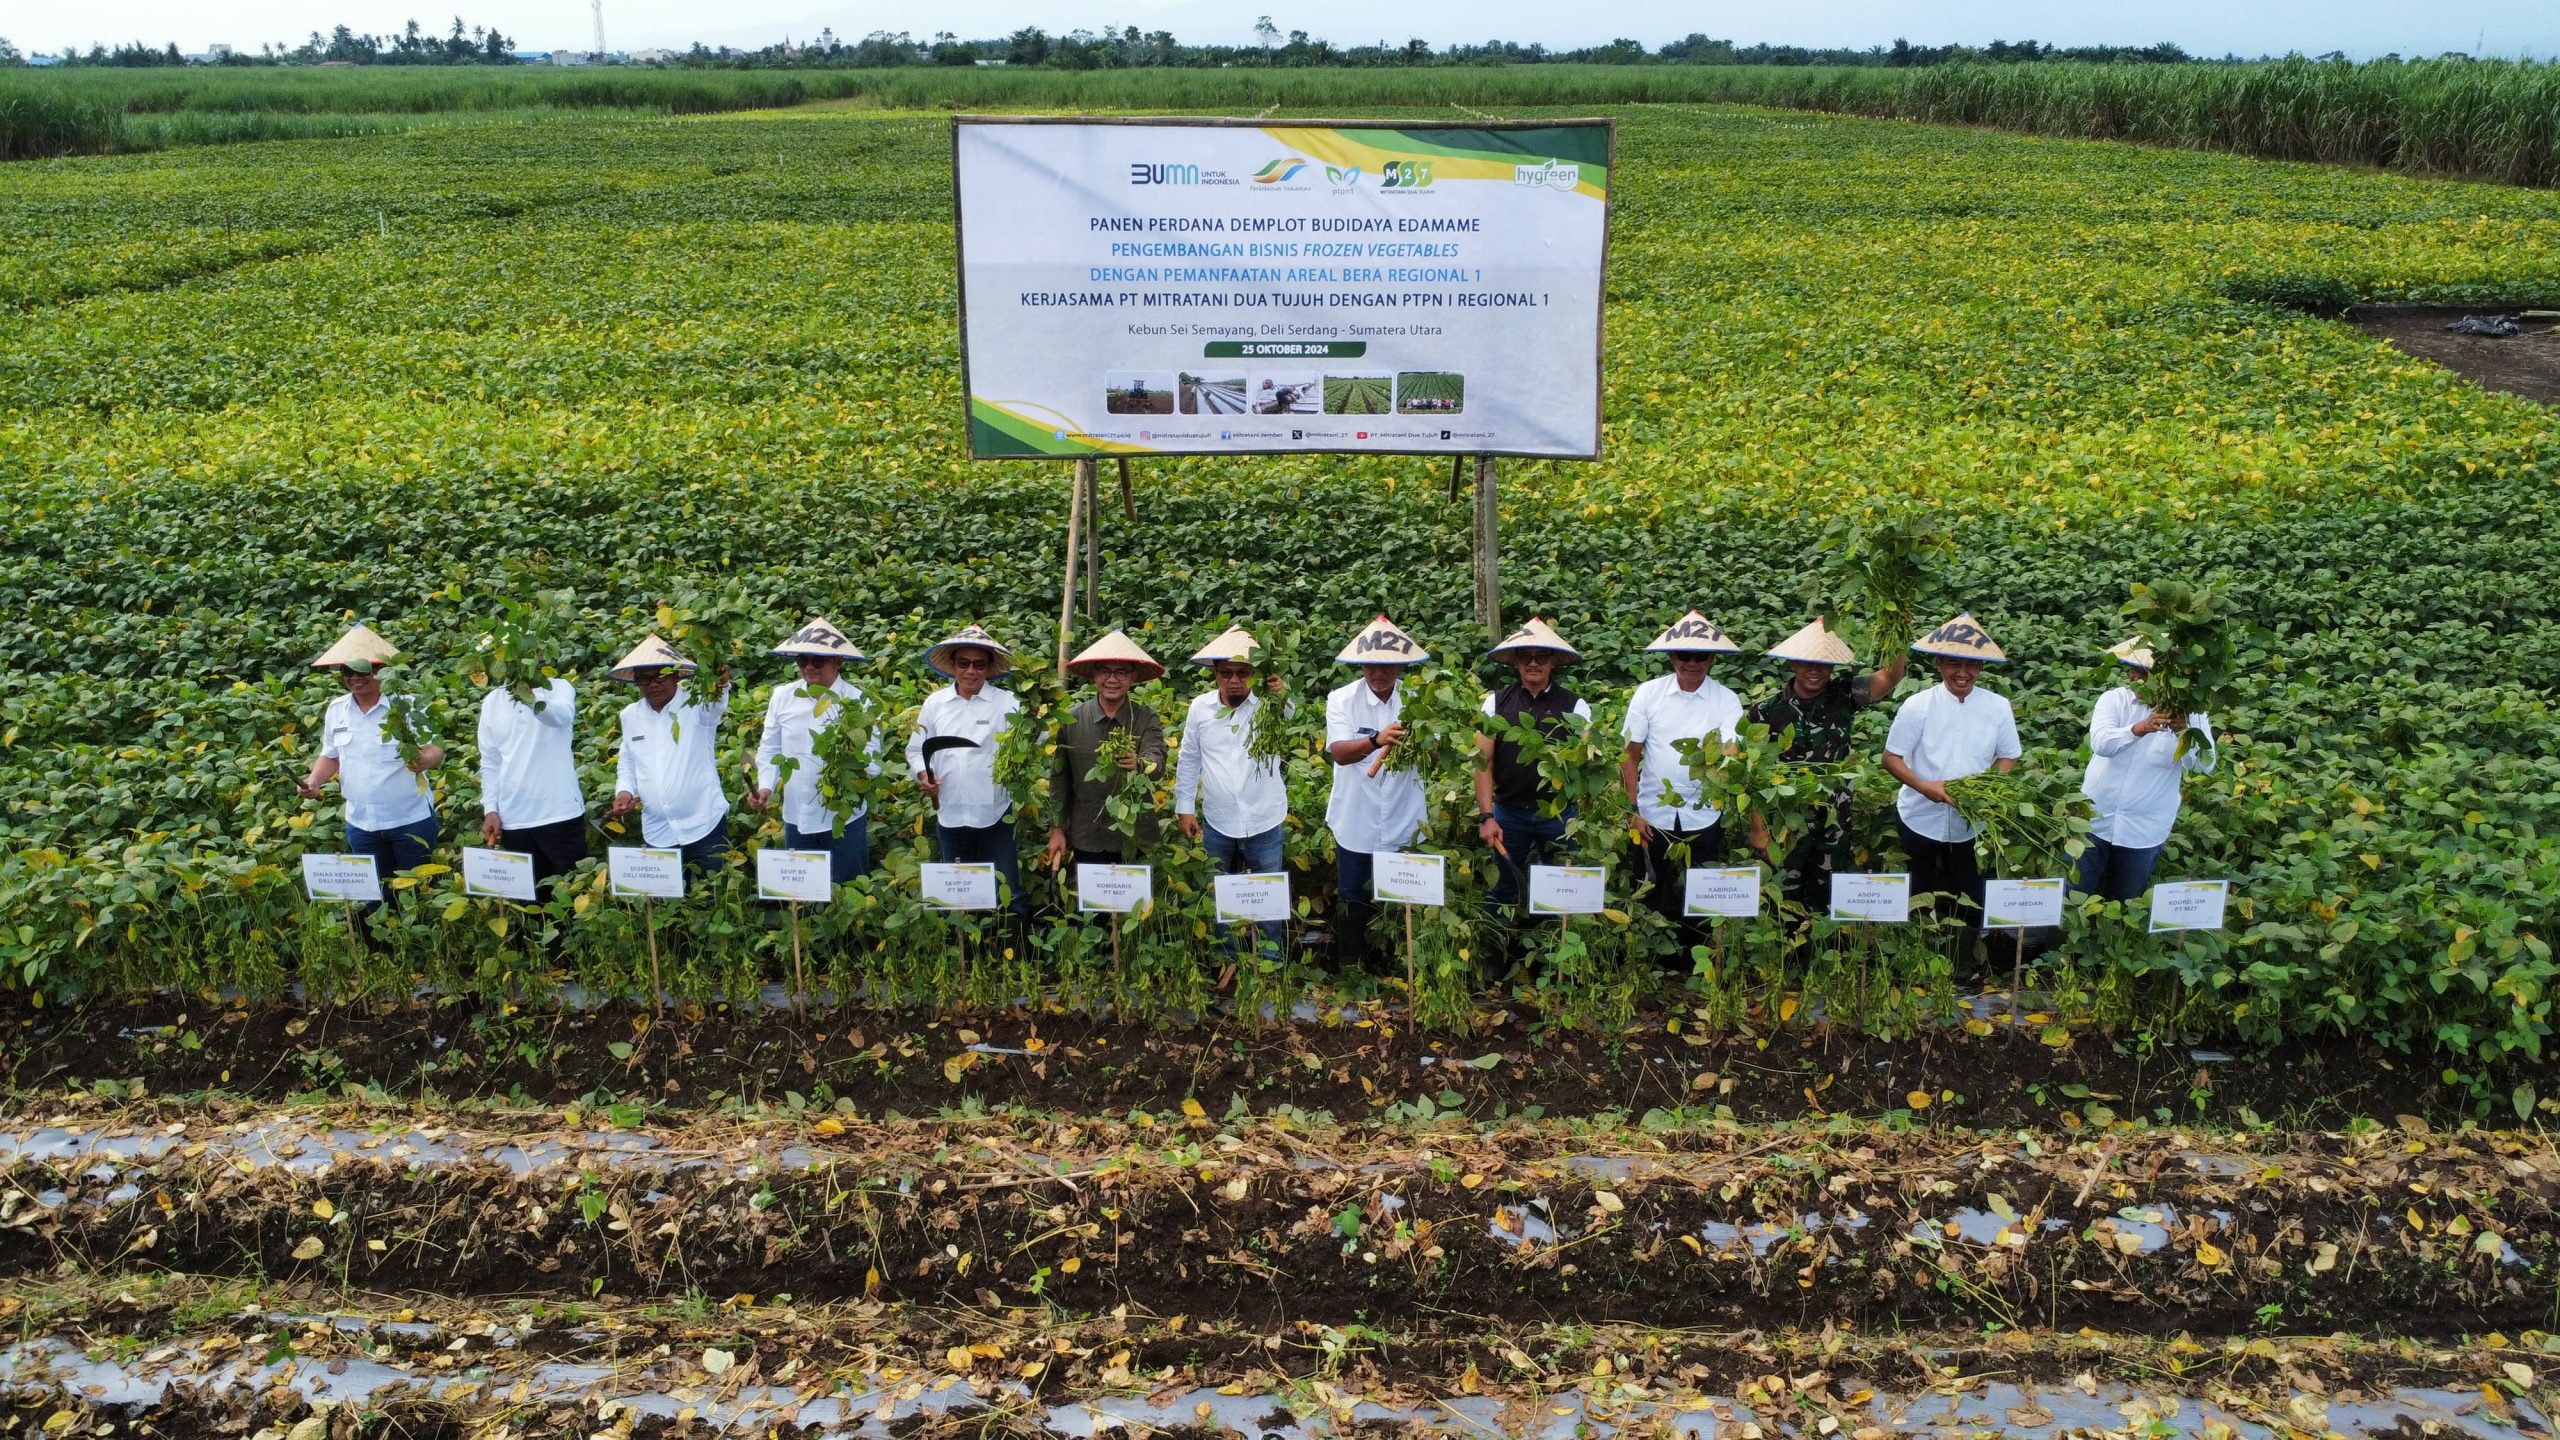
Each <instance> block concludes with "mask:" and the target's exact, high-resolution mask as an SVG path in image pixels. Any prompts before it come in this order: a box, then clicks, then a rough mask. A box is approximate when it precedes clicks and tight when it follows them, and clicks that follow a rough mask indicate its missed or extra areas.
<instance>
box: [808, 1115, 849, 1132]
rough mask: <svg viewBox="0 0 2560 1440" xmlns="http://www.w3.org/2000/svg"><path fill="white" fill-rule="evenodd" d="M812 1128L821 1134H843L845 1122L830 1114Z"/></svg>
mask: <svg viewBox="0 0 2560 1440" xmlns="http://www.w3.org/2000/svg"><path fill="white" fill-rule="evenodd" d="M811 1128H813V1129H815V1130H816V1131H817V1132H818V1133H819V1134H821V1135H841V1134H843V1133H844V1122H843V1121H841V1120H839V1119H837V1118H836V1117H834V1116H833V1115H830V1116H828V1117H826V1118H825V1119H823V1120H821V1121H819V1122H818V1123H817V1124H816V1125H815V1126H813V1127H811Z"/></svg>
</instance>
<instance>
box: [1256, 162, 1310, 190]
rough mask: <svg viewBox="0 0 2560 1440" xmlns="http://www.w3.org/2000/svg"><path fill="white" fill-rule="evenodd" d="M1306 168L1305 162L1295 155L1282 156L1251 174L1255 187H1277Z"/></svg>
mask: <svg viewBox="0 0 2560 1440" xmlns="http://www.w3.org/2000/svg"><path fill="white" fill-rule="evenodd" d="M1306 168H1307V162H1306V161H1304V160H1301V159H1299V158H1298V157H1297V156H1295V155H1289V156H1284V157H1282V158H1280V159H1278V160H1274V161H1272V162H1271V163H1270V164H1268V165H1265V166H1263V167H1262V168H1261V169H1259V170H1256V171H1254V172H1253V183H1254V184H1256V185H1277V184H1279V183H1281V182H1282V181H1284V180H1288V179H1290V178H1291V177H1293V176H1295V175H1296V174H1297V173H1298V172H1299V171H1301V170H1304V169H1306Z"/></svg>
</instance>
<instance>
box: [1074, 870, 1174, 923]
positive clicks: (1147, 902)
mask: <svg viewBox="0 0 2560 1440" xmlns="http://www.w3.org/2000/svg"><path fill="white" fill-rule="evenodd" d="M1155 894H1156V872H1155V867H1154V866H1152V865H1078V866H1077V867H1076V908H1077V909H1078V910H1081V911H1083V912H1085V913H1087V914H1107V915H1143V914H1145V913H1147V910H1148V908H1149V907H1150V906H1152V905H1154V904H1155Z"/></svg>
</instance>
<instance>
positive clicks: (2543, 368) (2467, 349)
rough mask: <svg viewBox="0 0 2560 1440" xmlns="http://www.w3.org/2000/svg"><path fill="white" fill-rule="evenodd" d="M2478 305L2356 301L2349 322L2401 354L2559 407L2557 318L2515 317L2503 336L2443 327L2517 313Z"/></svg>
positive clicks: (2486, 385) (2559, 335)
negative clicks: (2514, 330) (2514, 331)
mask: <svg viewBox="0 0 2560 1440" xmlns="http://www.w3.org/2000/svg"><path fill="white" fill-rule="evenodd" d="M2518 313H2520V311H2519V309H2507V310H2501V309H2498V308H2496V307H2483V306H2477V305H2359V306H2357V307H2355V308H2354V309H2352V310H2349V311H2348V312H2347V320H2348V323H2350V324H2352V325H2354V326H2355V327H2356V328H2357V329H2359V330H2362V331H2363V332H2365V333H2366V334H2368V335H2371V336H2373V337H2374V338H2375V339H2377V340H2384V341H2388V342H2389V343H2390V344H2391V345H2392V347H2393V348H2395V349H2397V350H2399V351H2401V352H2403V353H2404V354H2409V355H2415V356H2417V357H2418V358H2419V359H2421V360H2432V361H2434V362H2435V363H2437V364H2439V365H2442V366H2444V367H2445V368H2446V369H2448V370H2451V371H2453V372H2454V373H2455V374H2457V375H2460V376H2462V377H2463V378H2464V379H2466V380H2470V381H2472V382H2474V383H2476V384H2478V385H2479V386H2480V387H2481V388H2482V389H2485V390H2496V391H2500V392H2503V393H2505V394H2509V395H2521V396H2523V397H2524V398H2526V399H2528V400H2539V401H2541V402H2542V403H2543V404H2545V405H2560V322H2554V321H2551V320H2518V321H2517V322H2516V323H2517V324H2518V325H2519V326H2520V327H2521V328H2522V331H2523V333H2522V334H2519V335H2514V336H2510V337H2508V338H2506V339H2503V340H2499V339H2492V338H2490V337H2488V336H2484V335H2460V334H2456V333H2454V332H2453V331H2450V330H2447V329H2445V328H2444V327H2445V326H2446V325H2448V324H2450V323H2452V322H2453V321H2456V320H2459V319H2461V318H2462V317H2463V316H2465V315H2500V314H2504V315H2516V314H2518Z"/></svg>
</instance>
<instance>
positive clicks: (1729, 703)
mask: <svg viewBox="0 0 2560 1440" xmlns="http://www.w3.org/2000/svg"><path fill="white" fill-rule="evenodd" d="M1741 723H1742V701H1741V699H1740V697H1738V696H1736V695H1735V694H1734V693H1733V692H1732V691H1731V690H1729V689H1727V688H1726V687H1725V685H1724V682H1722V681H1720V680H1718V679H1716V678H1715V677H1714V676H1712V675H1708V676H1702V677H1700V679H1699V681H1698V688H1697V689H1695V690H1683V689H1681V688H1680V677H1679V676H1677V675H1657V676H1655V677H1654V678H1652V679H1650V680H1647V681H1646V682H1644V683H1643V684H1641V685H1639V686H1637V687H1636V693H1635V694H1634V695H1632V696H1630V697H1629V698H1628V700H1627V727H1626V737H1627V743H1628V744H1630V745H1641V746H1643V747H1644V758H1643V759H1642V761H1641V762H1640V763H1639V764H1638V767H1637V770H1636V814H1637V815H1639V816H1641V817H1643V819H1644V823H1646V824H1647V825H1656V826H1660V827H1662V828H1663V829H1666V830H1703V829H1705V828H1706V827H1708V826H1710V825H1713V824H1714V823H1716V820H1717V818H1718V811H1717V810H1716V807H1714V806H1713V805H1702V804H1700V803H1698V782H1697V779H1696V777H1694V776H1692V775H1691V774H1690V773H1689V762H1688V761H1687V760H1685V759H1683V758H1681V755H1680V752H1679V751H1677V750H1674V749H1673V748H1671V745H1672V742H1673V741H1675V740H1704V739H1705V738H1707V737H1708V736H1710V735H1718V736H1722V737H1723V738H1725V739H1727V740H1730V739H1732V738H1733V735H1734V730H1735V727H1737V726H1739V725H1740V724H1741ZM1666 785H1667V786H1669V787H1670V788H1671V791H1672V793H1673V794H1676V795H1678V796H1679V797H1680V803H1679V804H1677V805H1666V804H1664V803H1662V791H1663V787H1664V786H1666Z"/></svg>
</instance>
